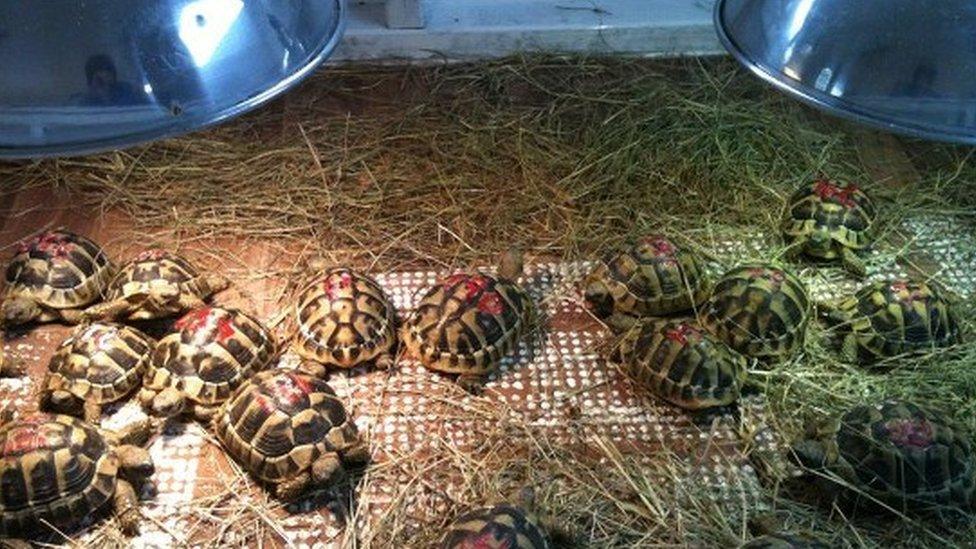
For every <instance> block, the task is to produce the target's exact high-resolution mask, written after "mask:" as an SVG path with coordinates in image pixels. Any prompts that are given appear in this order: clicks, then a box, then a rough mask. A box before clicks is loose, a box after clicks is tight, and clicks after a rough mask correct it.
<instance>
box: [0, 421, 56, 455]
mask: <svg viewBox="0 0 976 549" xmlns="http://www.w3.org/2000/svg"><path fill="white" fill-rule="evenodd" d="M44 421H45V422H46V421H47V418H44ZM50 443H51V440H50V439H49V437H48V436H47V434H46V433H45V432H44V428H43V426H42V425H40V422H33V423H24V422H21V425H18V426H17V427H14V428H13V429H12V430H11V431H9V432H8V433H7V440H6V441H5V442H4V445H3V455H5V456H9V455H13V454H24V453H27V452H33V451H34V450H38V449H40V448H45V447H47V446H48V445H49V444H50Z"/></svg>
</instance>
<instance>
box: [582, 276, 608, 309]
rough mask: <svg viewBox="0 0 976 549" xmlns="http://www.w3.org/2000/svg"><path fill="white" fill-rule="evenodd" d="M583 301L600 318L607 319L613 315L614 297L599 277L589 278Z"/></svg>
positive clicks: (585, 286) (584, 288)
mask: <svg viewBox="0 0 976 549" xmlns="http://www.w3.org/2000/svg"><path fill="white" fill-rule="evenodd" d="M583 299H585V300H586V304H587V306H588V307H589V309H590V311H592V312H593V314H595V315H596V316H598V317H600V318H607V317H609V316H610V315H612V314H613V309H614V307H613V296H612V295H611V294H610V288H608V287H607V284H606V282H604V281H603V280H602V279H601V278H600V277H598V276H591V277H589V278H588V279H587V280H586V282H585V284H584V287H583Z"/></svg>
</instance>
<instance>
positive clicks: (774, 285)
mask: <svg viewBox="0 0 976 549" xmlns="http://www.w3.org/2000/svg"><path fill="white" fill-rule="evenodd" d="M703 309H704V317H703V318H702V324H703V325H704V326H705V328H706V329H707V330H708V331H710V332H711V333H712V334H713V335H715V336H716V337H717V338H718V339H719V340H721V341H723V342H725V344H726V345H728V346H729V347H731V348H732V349H734V350H735V351H738V352H739V353H742V354H744V355H746V356H751V357H755V358H759V359H763V360H768V361H776V360H781V359H785V358H787V357H789V356H790V355H792V354H793V352H795V351H796V350H797V349H798V348H799V347H800V346H802V344H803V339H804V337H805V334H806V327H807V324H808V322H809V320H810V312H811V304H810V299H809V297H808V296H807V291H806V287H805V286H804V285H803V282H801V281H800V279H798V278H797V277H796V276H794V275H793V274H791V273H789V272H787V271H784V270H783V269H779V268H776V267H773V266H770V265H761V264H749V265H743V266H740V267H737V268H735V269H732V270H731V271H729V272H728V273H726V274H725V276H723V277H722V278H721V279H720V280H719V281H718V282H717V283H716V284H715V288H714V289H713V291H712V295H711V297H710V298H709V299H708V301H707V302H706V303H705V305H704V307H703Z"/></svg>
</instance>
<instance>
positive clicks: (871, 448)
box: [792, 400, 976, 511]
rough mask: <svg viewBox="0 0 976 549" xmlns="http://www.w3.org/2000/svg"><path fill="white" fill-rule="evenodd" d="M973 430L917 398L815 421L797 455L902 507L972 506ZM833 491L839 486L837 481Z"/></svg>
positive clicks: (975, 473) (975, 475) (975, 471)
mask: <svg viewBox="0 0 976 549" xmlns="http://www.w3.org/2000/svg"><path fill="white" fill-rule="evenodd" d="M971 440H972V436H971V435H970V434H969V433H966V432H963V431H962V430H960V429H958V428H956V427H954V426H952V425H950V424H949V423H948V422H947V421H946V420H945V419H943V418H942V417H941V416H940V415H939V414H937V413H934V412H932V411H929V410H926V409H924V408H922V407H920V406H918V405H917V404H914V403H911V402H906V401H900V400H888V401H885V402H882V403H880V404H876V405H861V406H856V407H854V408H852V409H850V410H849V411H847V412H846V413H845V414H843V415H842V416H841V417H840V418H839V419H832V420H828V421H826V422H823V423H821V424H819V425H812V426H811V427H810V428H808V430H807V435H806V437H805V438H804V439H802V440H800V441H798V442H796V443H795V444H794V445H793V452H792V453H793V457H794V458H795V459H796V460H797V461H798V462H799V463H800V464H801V465H803V466H804V467H806V468H808V469H811V470H813V471H814V472H815V473H818V474H817V478H819V479H821V480H823V479H825V475H824V474H823V472H824V471H825V470H826V471H830V472H833V473H834V474H835V475H836V476H837V477H839V478H840V479H842V480H843V481H844V483H846V484H847V485H850V486H853V487H854V488H856V490H858V491H860V492H862V493H864V494H866V495H867V496H869V497H870V498H873V499H874V500H877V501H880V502H882V503H885V504H887V505H890V506H893V507H895V508H896V509H898V510H915V511H921V510H928V509H933V508H961V509H971V508H972V507H973V505H974V504H976V455H974V453H973V448H972V442H971ZM830 484H831V485H830V486H829V487H828V489H829V490H830V493H835V492H836V489H837V487H836V486H834V485H833V483H830Z"/></svg>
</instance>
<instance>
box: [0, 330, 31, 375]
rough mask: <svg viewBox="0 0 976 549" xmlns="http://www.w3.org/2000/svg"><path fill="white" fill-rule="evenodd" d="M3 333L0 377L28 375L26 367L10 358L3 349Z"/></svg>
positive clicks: (0, 353) (0, 342)
mask: <svg viewBox="0 0 976 549" xmlns="http://www.w3.org/2000/svg"><path fill="white" fill-rule="evenodd" d="M3 339H4V338H3V332H2V331H0V377H23V376H24V375H27V371H26V370H25V369H24V365H23V364H22V363H21V362H20V361H19V360H14V359H13V358H10V355H8V354H7V353H6V351H4V349H3V344H4V342H3Z"/></svg>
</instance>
